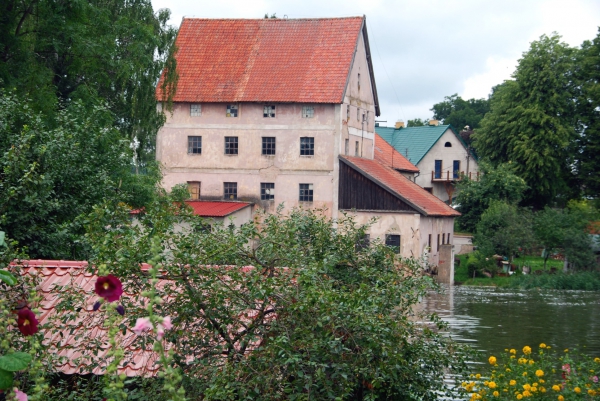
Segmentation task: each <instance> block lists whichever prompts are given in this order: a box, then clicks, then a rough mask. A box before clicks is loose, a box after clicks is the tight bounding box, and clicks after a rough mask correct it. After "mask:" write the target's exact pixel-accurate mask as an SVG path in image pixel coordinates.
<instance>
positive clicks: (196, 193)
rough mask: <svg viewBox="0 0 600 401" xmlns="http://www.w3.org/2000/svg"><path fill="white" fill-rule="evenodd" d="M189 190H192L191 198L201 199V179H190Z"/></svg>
mask: <svg viewBox="0 0 600 401" xmlns="http://www.w3.org/2000/svg"><path fill="white" fill-rule="evenodd" d="M187 184H188V191H189V192H190V199H193V200H198V199H200V181H188V182H187Z"/></svg>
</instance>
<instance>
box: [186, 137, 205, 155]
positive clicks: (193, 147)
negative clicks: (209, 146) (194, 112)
mask: <svg viewBox="0 0 600 401" xmlns="http://www.w3.org/2000/svg"><path fill="white" fill-rule="evenodd" d="M188 154H190V155H201V154H202V137H201V136H188Z"/></svg>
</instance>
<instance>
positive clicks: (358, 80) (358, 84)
mask: <svg viewBox="0 0 600 401" xmlns="http://www.w3.org/2000/svg"><path fill="white" fill-rule="evenodd" d="M356 83H357V86H358V90H360V72H359V73H358V77H357V79H356Z"/></svg>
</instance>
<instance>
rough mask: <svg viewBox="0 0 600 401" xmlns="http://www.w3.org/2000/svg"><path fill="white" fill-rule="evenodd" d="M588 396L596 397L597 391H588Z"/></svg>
mask: <svg viewBox="0 0 600 401" xmlns="http://www.w3.org/2000/svg"><path fill="white" fill-rule="evenodd" d="M588 394H589V395H591V396H594V395H596V391H595V390H592V389H589V390H588Z"/></svg>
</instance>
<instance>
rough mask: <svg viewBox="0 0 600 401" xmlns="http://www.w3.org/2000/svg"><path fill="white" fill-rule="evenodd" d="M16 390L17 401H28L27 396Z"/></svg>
mask: <svg viewBox="0 0 600 401" xmlns="http://www.w3.org/2000/svg"><path fill="white" fill-rule="evenodd" d="M14 390H15V398H16V399H17V401H27V394H25V393H24V392H22V391H21V390H19V389H18V388H16V387H15V388H14Z"/></svg>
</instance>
